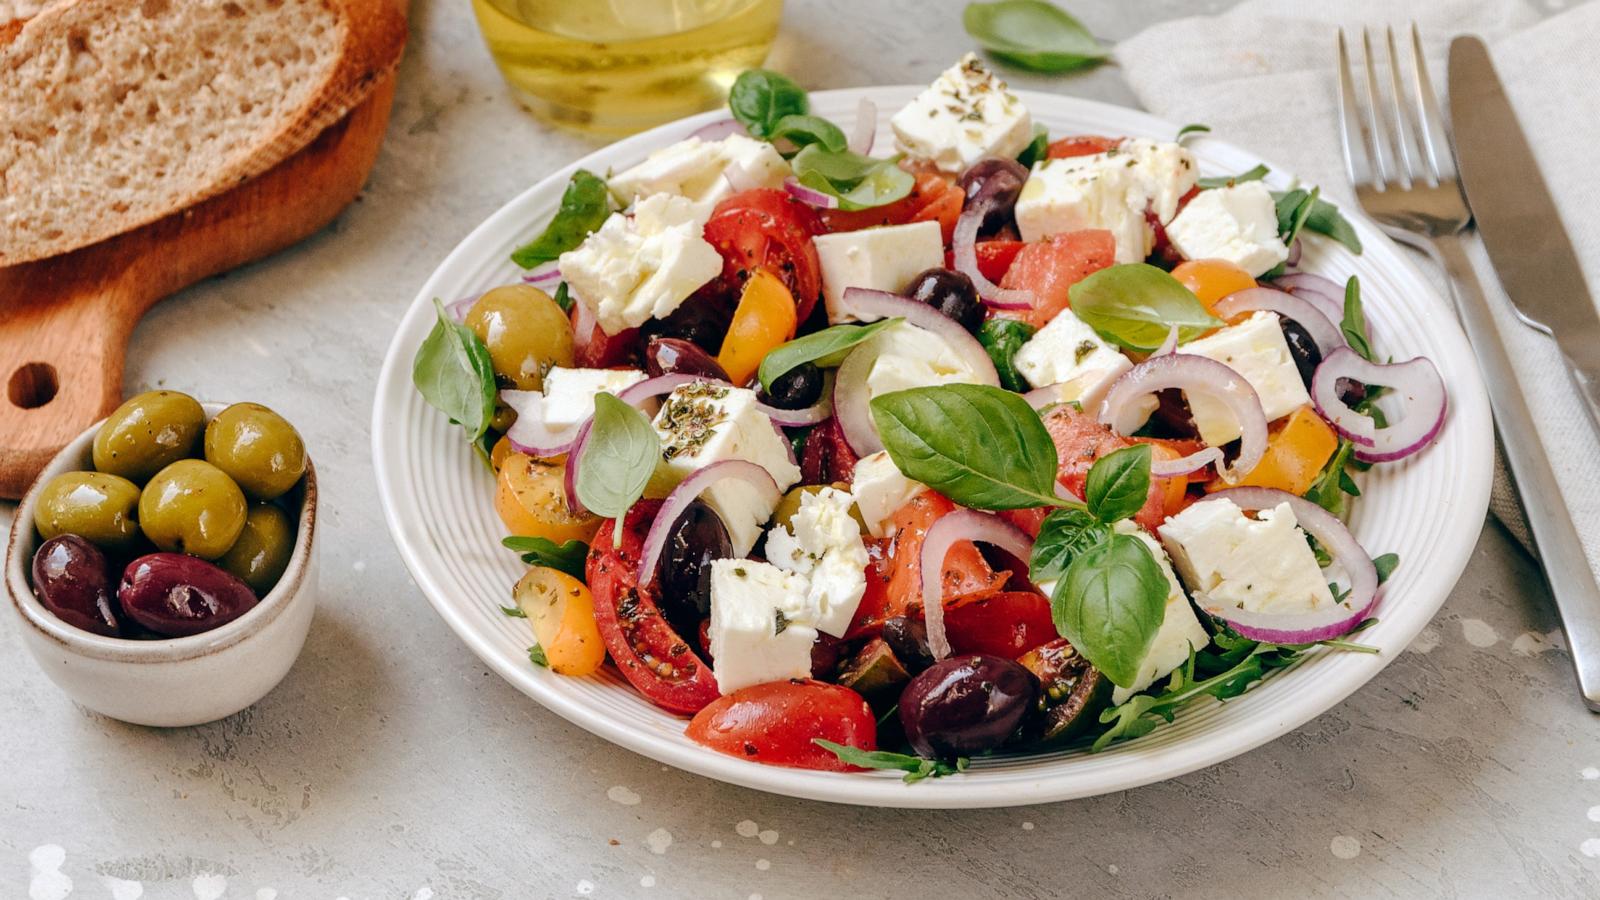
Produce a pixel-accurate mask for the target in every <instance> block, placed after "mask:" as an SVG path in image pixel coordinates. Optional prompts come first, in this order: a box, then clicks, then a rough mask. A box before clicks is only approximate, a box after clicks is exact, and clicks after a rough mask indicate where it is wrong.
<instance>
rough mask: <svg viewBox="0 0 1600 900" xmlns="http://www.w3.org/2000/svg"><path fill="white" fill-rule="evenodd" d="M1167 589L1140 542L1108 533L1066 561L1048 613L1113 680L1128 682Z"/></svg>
mask: <svg viewBox="0 0 1600 900" xmlns="http://www.w3.org/2000/svg"><path fill="white" fill-rule="evenodd" d="M1167 588H1168V585H1167V576H1166V575H1165V574H1163V573H1162V571H1161V566H1160V565H1159V564H1157V563H1156V558H1155V557H1154V556H1153V555H1151V553H1150V548H1149V547H1146V546H1145V545H1144V542H1143V541H1141V540H1139V539H1138V538H1136V537H1133V536H1132V535H1127V534H1112V535H1111V536H1110V537H1109V538H1107V539H1106V540H1105V541H1104V542H1102V543H1100V544H1096V545H1095V546H1093V547H1091V548H1089V549H1088V550H1085V551H1084V552H1082V553H1080V554H1078V557H1077V558H1076V559H1074V560H1073V561H1072V564H1071V565H1069V566H1067V571H1066V573H1065V574H1064V575H1062V577H1061V581H1060V583H1059V584H1057V585H1056V590H1055V596H1053V597H1051V598H1050V612H1051V617H1052V618H1053V619H1054V620H1055V624H1056V631H1058V632H1060V633H1061V636H1062V637H1064V638H1066V639H1067V640H1068V641H1069V642H1071V644H1072V646H1074V647H1076V648H1078V652H1080V653H1082V654H1083V656H1084V658H1085V659H1087V660H1088V661H1089V662H1090V663H1091V664H1093V665H1094V667H1095V668H1097V669H1099V670H1100V671H1101V672H1103V673H1105V676H1106V677H1107V678H1109V679H1111V681H1112V683H1114V684H1118V685H1121V686H1122V687H1131V686H1132V685H1133V683H1134V680H1135V679H1137V678H1138V677H1139V666H1140V663H1142V662H1144V657H1145V654H1147V653H1149V652H1150V644H1151V643H1152V642H1153V641H1154V640H1155V637H1156V630H1157V629H1159V628H1160V627H1161V620H1162V619H1163V618H1164V617H1165V616H1166V611H1167Z"/></svg>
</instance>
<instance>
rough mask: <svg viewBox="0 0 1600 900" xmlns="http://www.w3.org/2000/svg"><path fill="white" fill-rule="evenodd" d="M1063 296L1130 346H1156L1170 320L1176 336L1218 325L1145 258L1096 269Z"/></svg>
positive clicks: (1103, 330)
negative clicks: (1144, 259) (1067, 295)
mask: <svg viewBox="0 0 1600 900" xmlns="http://www.w3.org/2000/svg"><path fill="white" fill-rule="evenodd" d="M1069 295H1070V299H1071V303H1072V311H1073V312H1075V313H1077V315H1078V318H1080V319H1082V320H1083V321H1084V322H1086V323H1088V325H1089V327H1091V328H1093V329H1094V330H1095V331H1096V332H1098V333H1099V334H1100V336H1101V337H1103V338H1105V339H1106V340H1108V341H1111V342H1113V343H1115V344H1120V345H1121V346H1123V347H1127V348H1128V349H1130V350H1154V349H1156V348H1157V347H1160V346H1161V342H1162V341H1164V340H1166V339H1167V334H1168V332H1169V331H1170V330H1171V328H1172V326H1173V325H1176V326H1178V339H1179V340H1180V341H1190V340H1193V339H1195V338H1197V337H1199V336H1200V335H1202V334H1204V333H1205V332H1207V331H1210V330H1211V329H1213V328H1220V327H1221V326H1222V325H1223V324H1224V323H1223V321H1222V320H1221V319H1219V318H1217V317H1216V316H1213V315H1212V314H1211V313H1210V312H1208V311H1207V310H1206V308H1205V305H1204V304H1202V303H1201V302H1200V300H1199V298H1197V297H1195V295H1194V293H1193V292H1192V291H1190V290H1189V289H1188V288H1186V287H1184V286H1183V285H1182V284H1181V283H1179V281H1178V279H1176V278H1173V277H1172V276H1171V275H1170V274H1168V273H1167V272H1163V271H1162V270H1160V269H1158V268H1156V267H1155V266H1152V265H1149V264H1147V263H1125V264H1123V265H1117V266H1111V267H1109V268H1105V269H1101V270H1100V271H1098V272H1095V273H1094V274H1092V275H1090V276H1089V277H1087V278H1085V279H1083V280H1082V281H1079V282H1078V283H1077V284H1074V285H1073V286H1072V288H1071V290H1070V291H1069Z"/></svg>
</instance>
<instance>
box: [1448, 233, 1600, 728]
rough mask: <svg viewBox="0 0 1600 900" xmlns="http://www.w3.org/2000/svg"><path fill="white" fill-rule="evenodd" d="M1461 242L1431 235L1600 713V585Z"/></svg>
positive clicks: (1577, 662)
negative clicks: (1591, 567) (1447, 277)
mask: <svg viewBox="0 0 1600 900" xmlns="http://www.w3.org/2000/svg"><path fill="white" fill-rule="evenodd" d="M1461 241H1462V238H1461V235H1460V234H1451V235H1439V236H1435V237H1434V238H1433V247H1434V249H1435V250H1436V251H1437V255H1438V257H1439V261H1440V263H1441V264H1442V265H1443V266H1444V269H1445V273H1446V274H1447V275H1449V277H1450V285H1451V289H1452V292H1453V293H1454V294H1455V300H1456V312H1457V314H1458V315H1460V317H1461V324H1462V326H1463V327H1464V328H1465V330H1466V332H1467V339H1468V340H1469V341H1470V342H1471V344H1472V349H1473V350H1474V351H1475V352H1476V353H1477V356H1478V365H1479V367H1480V368H1482V369H1483V375H1484V381H1485V382H1486V385H1485V386H1486V387H1487V388H1488V391H1489V405H1490V406H1491V407H1492V408H1493V410H1494V420H1495V429H1496V430H1497V431H1498V432H1499V433H1500V445H1501V449H1502V450H1503V452H1504V454H1505V459H1506V465H1507V466H1509V467H1510V469H1511V477H1512V479H1513V481H1514V482H1515V483H1516V488H1517V495H1518V496H1519V497H1520V498H1521V499H1522V508H1523V511H1524V512H1526V513H1527V516H1528V527H1529V529H1530V530H1531V531H1532V532H1533V542H1534V545H1535V546H1537V547H1538V549H1539V560H1540V565H1541V566H1542V567H1543V568H1544V575H1545V580H1546V581H1547V582H1548V583H1549V585H1550V593H1551V594H1552V595H1553V596H1554V597H1555V601H1556V608H1557V609H1558V610H1559V611H1560V613H1561V627H1562V630H1563V631H1565V632H1566V636H1567V648H1568V651H1569V652H1570V654H1571V656H1572V666H1573V668H1574V669H1575V670H1577V674H1578V688H1579V690H1581V691H1582V692H1583V699H1584V702H1585V703H1587V704H1588V706H1589V709H1590V710H1591V711H1593V712H1600V585H1597V584H1596V583H1595V576H1594V571H1593V570H1592V569H1590V568H1589V558H1588V556H1587V555H1586V554H1585V552H1584V549H1583V543H1582V541H1580V540H1579V539H1578V531H1577V529H1576V528H1575V527H1574V526H1573V524H1572V513H1571V512H1569V511H1568V510H1567V503H1566V501H1565V500H1564V499H1563V498H1562V496H1561V486H1560V485H1559V484H1557V483H1556V476H1555V472H1554V471H1553V470H1551V468H1550V460H1549V457H1548V456H1547V455H1546V453H1545V450H1544V445H1543V444H1542V443H1541V442H1540V440H1539V432H1538V430H1537V429H1536V428H1535V427H1534V423H1533V414H1532V413H1531V412H1529V410H1528V401H1527V400H1526V399H1525V398H1524V397H1523V394H1522V391H1521V388H1520V387H1519V386H1518V383H1517V373H1516V371H1515V370H1514V369H1512V368H1511V359H1510V357H1509V356H1508V355H1507V354H1506V348H1505V345H1504V344H1503V343H1501V341H1500V332H1499V330H1498V329H1497V328H1496V327H1495V324H1494V317H1493V315H1492V314H1491V312H1490V309H1489V301H1488V298H1486V297H1485V296H1484V294H1483V287H1482V285H1480V284H1479V283H1478V276H1477V273H1476V272H1475V271H1474V270H1473V268H1472V264H1471V262H1470V261H1469V260H1468V259H1467V255H1466V252H1465V250H1464V248H1463V247H1462V243H1461Z"/></svg>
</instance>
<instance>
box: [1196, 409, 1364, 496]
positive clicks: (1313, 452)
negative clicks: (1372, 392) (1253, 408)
mask: <svg viewBox="0 0 1600 900" xmlns="http://www.w3.org/2000/svg"><path fill="white" fill-rule="evenodd" d="M1338 448H1339V438H1338V436H1337V435H1335V434H1334V433H1333V428H1332V427H1331V426H1329V425H1328V423H1327V422H1324V421H1323V420H1322V417H1321V416H1319V415H1317V414H1316V412H1315V411H1313V410H1312V409H1311V407H1309V406H1302V407H1300V408H1299V409H1297V410H1295V411H1294V412H1292V413H1290V414H1289V415H1288V417H1287V418H1285V419H1284V420H1283V421H1282V422H1281V423H1279V424H1277V425H1274V426H1273V428H1272V430H1271V431H1270V432H1269V433H1268V435H1267V452H1266V454H1265V455H1264V456H1262V457H1261V462H1259V463H1257V464H1256V467H1255V468H1254V469H1251V470H1250V474H1248V475H1246V476H1245V477H1244V479H1243V480H1242V481H1240V482H1239V484H1240V485H1248V486H1250V487H1269V488H1277V489H1279V490H1281V491H1288V492H1289V493H1291V494H1294V495H1296V496H1299V495H1301V494H1304V493H1305V492H1306V491H1308V490H1310V489H1311V483H1312V482H1313V481H1316V480H1317V474H1318V473H1319V472H1321V471H1322V467H1323V466H1325V465H1327V464H1328V460H1330V459H1332V458H1333V453H1334V451H1335V450H1337V449H1338ZM1229 486H1230V485H1227V484H1224V483H1223V482H1222V481H1221V480H1220V479H1218V480H1216V481H1212V482H1211V483H1209V484H1207V485H1206V490H1208V491H1215V490H1221V489H1222V488H1225V487H1229Z"/></svg>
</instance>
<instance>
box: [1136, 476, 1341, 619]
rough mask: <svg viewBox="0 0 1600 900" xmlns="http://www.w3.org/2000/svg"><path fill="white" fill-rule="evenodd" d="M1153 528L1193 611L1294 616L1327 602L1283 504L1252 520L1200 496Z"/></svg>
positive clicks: (1230, 505)
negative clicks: (1197, 607) (1186, 588)
mask: <svg viewBox="0 0 1600 900" xmlns="http://www.w3.org/2000/svg"><path fill="white" fill-rule="evenodd" d="M1158 530H1159V531H1160V532H1161V540H1162V542H1163V543H1165V544H1166V546H1167V551H1168V552H1169V553H1171V554H1172V562H1173V564H1174V565H1175V566H1176V567H1177V569H1178V573H1179V574H1180V575H1182V576H1183V581H1184V583H1185V584H1187V585H1188V586H1189V589H1190V590H1191V591H1193V592H1194V599H1195V602H1196V603H1198V604H1199V605H1200V608H1201V609H1206V610H1221V609H1227V608H1230V607H1231V608H1233V609H1242V610H1247V611H1249V612H1261V613H1302V612H1311V611H1314V610H1318V609H1325V608H1327V607H1328V606H1330V605H1331V604H1333V602H1334V599H1333V593H1332V591H1330V590H1329V589H1328V579H1327V577H1326V576H1325V575H1324V574H1323V572H1322V568H1321V566H1318V565H1317V556H1316V554H1315V553H1314V552H1312V550H1311V545H1310V544H1308V543H1307V542H1306V536H1305V532H1303V531H1301V530H1300V527H1299V523H1298V522H1296V521H1295V517H1294V512H1293V511H1292V510H1291V509H1290V508H1289V504H1287V503H1283V504H1280V505H1279V506H1278V507H1277V508H1275V509H1264V510H1261V511H1260V512H1258V513H1256V518H1254V519H1252V518H1250V517H1248V516H1246V515H1245V514H1244V512H1243V511H1242V510H1240V509H1239V507H1238V506H1237V505H1235V504H1234V502H1233V501H1232V500H1228V499H1226V498H1218V499H1214V500H1206V501H1204V502H1201V503H1196V504H1194V505H1192V506H1190V507H1189V508H1188V509H1185V510H1184V511H1183V512H1180V513H1178V514H1177V515H1175V516H1173V517H1171V518H1169V519H1167V521H1166V523H1165V524H1163V525H1162V526H1161V527H1160V528H1159V529H1158Z"/></svg>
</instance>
